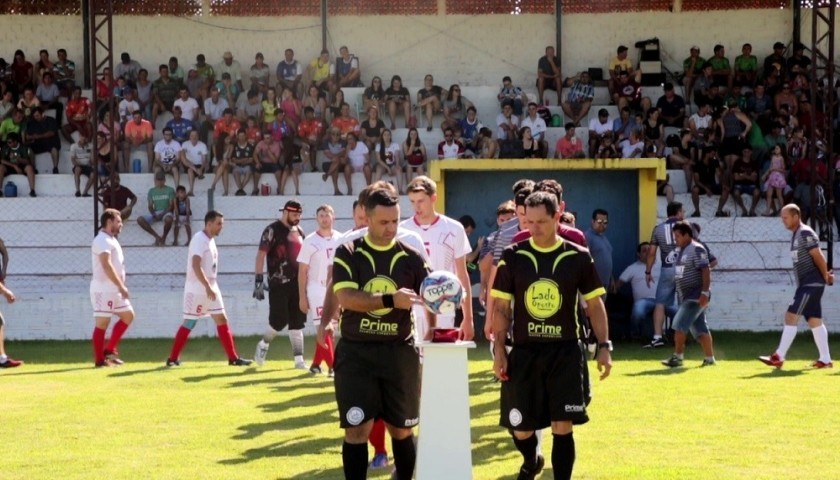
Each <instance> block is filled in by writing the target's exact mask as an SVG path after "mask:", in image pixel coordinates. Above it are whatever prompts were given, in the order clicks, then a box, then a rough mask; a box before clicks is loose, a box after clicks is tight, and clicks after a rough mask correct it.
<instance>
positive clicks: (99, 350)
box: [93, 327, 105, 363]
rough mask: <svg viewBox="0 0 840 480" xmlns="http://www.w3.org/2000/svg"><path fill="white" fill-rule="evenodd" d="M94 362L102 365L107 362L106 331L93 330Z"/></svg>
mask: <svg viewBox="0 0 840 480" xmlns="http://www.w3.org/2000/svg"><path fill="white" fill-rule="evenodd" d="M93 361H94V362H96V363H102V362H104V361H105V329H104V328H99V327H94V328H93Z"/></svg>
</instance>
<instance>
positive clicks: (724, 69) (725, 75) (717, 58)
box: [708, 45, 732, 88]
mask: <svg viewBox="0 0 840 480" xmlns="http://www.w3.org/2000/svg"><path fill="white" fill-rule="evenodd" d="M714 52H715V54H714V56H712V58H710V59H709V60H708V63H709V64H710V65H711V66H712V78H714V82H715V83H716V84H717V85H719V86H723V85H725V86H726V87H727V88H732V67H730V65H729V59H728V58H726V51H725V50H724V48H723V45H715V50H714Z"/></svg>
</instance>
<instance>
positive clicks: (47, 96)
mask: <svg viewBox="0 0 840 480" xmlns="http://www.w3.org/2000/svg"><path fill="white" fill-rule="evenodd" d="M53 78H54V77H53V74H52V72H44V74H43V75H42V76H41V83H40V84H39V85H38V88H37V89H36V90H35V96H36V97H38V100H39V101H40V103H41V107H42V108H43V109H44V110H50V109H54V110H55V119H56V120H58V121H59V122H61V120H62V119H63V118H64V104H63V103H61V101H59V97H60V96H61V92H59V90H58V86H57V85H56V84H55V82H54V81H53Z"/></svg>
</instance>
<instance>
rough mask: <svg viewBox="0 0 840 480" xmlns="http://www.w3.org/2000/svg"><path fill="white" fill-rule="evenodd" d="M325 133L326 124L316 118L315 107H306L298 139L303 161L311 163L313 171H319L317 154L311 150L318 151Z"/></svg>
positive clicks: (299, 127) (299, 126)
mask: <svg viewBox="0 0 840 480" xmlns="http://www.w3.org/2000/svg"><path fill="white" fill-rule="evenodd" d="M323 135H324V124H323V123H321V121H320V120H318V119H317V118H315V109H313V108H312V107H304V109H303V120H302V121H301V122H300V125H298V140H299V141H300V157H301V160H303V163H309V165H310V166H311V167H312V171H313V172H317V171H318V167H316V166H315V157H316V155H314V154H312V153H311V152H313V151H317V150H318V146H319V145H320V144H321V138H322V137H323Z"/></svg>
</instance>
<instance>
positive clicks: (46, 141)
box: [23, 107, 61, 173]
mask: <svg viewBox="0 0 840 480" xmlns="http://www.w3.org/2000/svg"><path fill="white" fill-rule="evenodd" d="M23 139H24V143H26V145H28V146H29V148H31V149H32V153H33V154H34V155H39V154H41V153H49V154H50V157H51V158H52V164H53V169H52V173H58V152H59V151H60V150H61V138H60V137H59V133H58V122H57V121H56V120H55V119H54V118H52V117H50V116H47V115H44V110H43V109H42V108H40V107H38V108H36V109H35V110H33V112H32V119H31V120H29V121H28V122H27V123H26V130H25V131H24V134H23Z"/></svg>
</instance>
